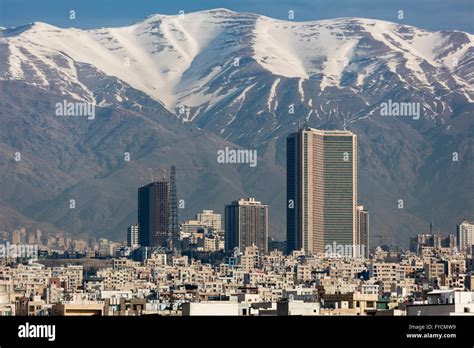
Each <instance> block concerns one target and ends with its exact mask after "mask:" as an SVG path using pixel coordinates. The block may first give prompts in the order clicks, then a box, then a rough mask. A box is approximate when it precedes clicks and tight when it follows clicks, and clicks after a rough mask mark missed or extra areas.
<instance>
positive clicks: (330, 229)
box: [286, 128, 358, 255]
mask: <svg viewBox="0 0 474 348" xmlns="http://www.w3.org/2000/svg"><path fill="white" fill-rule="evenodd" d="M286 149H287V200H288V202H287V243H288V244H287V245H288V251H289V252H291V251H292V250H300V249H303V250H304V251H305V253H306V255H312V254H315V253H319V254H322V253H324V252H325V249H326V246H328V245H333V244H334V243H335V244H336V245H337V246H339V245H341V246H349V247H352V246H353V245H355V244H356V241H357V233H358V232H357V231H358V230H357V213H356V207H357V136H356V135H355V134H354V133H352V132H349V131H339V130H319V129H313V128H304V129H300V130H298V131H297V132H295V133H292V134H290V135H288V137H287V148H286ZM350 249H352V248H350Z"/></svg>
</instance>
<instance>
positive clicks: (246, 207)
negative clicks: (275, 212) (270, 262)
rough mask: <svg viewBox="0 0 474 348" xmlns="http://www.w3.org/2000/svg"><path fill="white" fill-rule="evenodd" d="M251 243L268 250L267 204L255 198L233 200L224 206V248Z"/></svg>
mask: <svg viewBox="0 0 474 348" xmlns="http://www.w3.org/2000/svg"><path fill="white" fill-rule="evenodd" d="M252 245H255V246H257V247H258V249H259V250H260V252H261V253H263V254H266V253H267V252H268V206H267V205H265V204H262V203H261V202H258V201H256V200H255V198H248V199H239V200H238V201H233V202H232V203H231V204H229V205H226V207H225V250H226V251H227V252H230V251H232V250H233V249H234V248H236V247H238V248H239V249H240V250H241V251H243V250H245V248H246V247H248V246H252Z"/></svg>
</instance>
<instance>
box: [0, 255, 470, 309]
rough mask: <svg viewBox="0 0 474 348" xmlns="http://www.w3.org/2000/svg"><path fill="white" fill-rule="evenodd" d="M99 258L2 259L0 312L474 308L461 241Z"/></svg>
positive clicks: (468, 263) (467, 263)
mask: <svg viewBox="0 0 474 348" xmlns="http://www.w3.org/2000/svg"><path fill="white" fill-rule="evenodd" d="M92 260H93V259H79V260H76V261H75V264H73V263H74V260H69V262H70V264H66V265H64V264H61V265H55V264H49V263H48V262H45V261H42V260H39V261H32V260H31V261H30V262H28V263H26V264H21V263H20V264H16V265H12V266H7V265H4V266H3V267H1V268H0V315H111V316H112V315H114V316H115V315H119V316H120V315H146V314H160V315H184V316H186V315H244V316H248V315H275V316H276V315H420V313H421V315H474V276H473V273H472V271H473V256H472V253H471V254H466V253H460V252H458V251H457V247H452V248H451V247H441V248H438V247H435V246H433V247H428V246H425V247H423V248H421V249H420V252H419V253H413V252H410V251H405V252H400V251H391V250H384V249H382V248H380V247H377V248H376V249H375V252H374V254H373V255H371V258H370V259H366V258H363V257H360V258H354V257H339V256H331V257H327V256H325V255H322V256H315V255H312V256H308V255H306V254H305V252H304V251H303V250H301V251H293V252H292V253H291V254H289V255H285V254H284V253H283V252H282V251H277V250H273V251H270V252H268V253H266V254H265V253H262V252H261V251H260V249H259V247H257V246H250V247H246V248H245V249H244V250H243V251H241V252H236V253H234V254H232V256H229V257H228V259H227V261H226V262H221V263H218V264H215V265H211V264H206V263H203V262H201V261H198V260H195V259H189V257H188V256H178V255H171V256H169V255H168V254H166V253H160V252H158V253H153V254H151V255H149V257H148V258H147V259H146V260H145V261H144V262H139V261H133V260H131V259H128V258H113V259H109V260H108V261H107V262H106V263H103V264H90V263H87V262H84V261H89V262H90V261H92ZM46 261H51V260H46ZM53 261H54V260H53ZM102 261H105V260H102ZM94 270H95V271H94Z"/></svg>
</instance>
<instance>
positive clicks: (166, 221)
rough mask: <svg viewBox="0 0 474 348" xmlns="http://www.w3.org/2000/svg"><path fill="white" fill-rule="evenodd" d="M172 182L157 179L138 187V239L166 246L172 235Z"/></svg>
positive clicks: (149, 243)
mask: <svg viewBox="0 0 474 348" xmlns="http://www.w3.org/2000/svg"><path fill="white" fill-rule="evenodd" d="M169 200H170V184H169V182H168V181H155V182H152V183H150V184H148V185H145V186H143V187H140V188H139V189H138V236H139V237H138V241H139V244H140V245H141V246H146V247H160V246H161V247H166V246H167V244H168V241H169V237H170V234H169V233H170V201H169Z"/></svg>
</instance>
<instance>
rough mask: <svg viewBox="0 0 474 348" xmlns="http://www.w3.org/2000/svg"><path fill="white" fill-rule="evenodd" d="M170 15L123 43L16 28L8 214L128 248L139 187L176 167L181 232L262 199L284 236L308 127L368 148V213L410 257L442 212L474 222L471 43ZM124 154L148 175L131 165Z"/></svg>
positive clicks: (366, 28)
mask: <svg viewBox="0 0 474 348" xmlns="http://www.w3.org/2000/svg"><path fill="white" fill-rule="evenodd" d="M158 16H159V17H157V15H152V16H151V17H148V18H146V19H145V20H143V21H140V22H137V23H135V24H133V25H130V26H127V27H119V28H101V29H91V30H81V29H76V28H72V29H61V28H56V27H51V26H49V25H48V24H44V25H43V24H38V25H37V26H36V29H35V26H34V25H33V26H32V28H30V29H29V30H26V31H22V32H21V34H19V35H13V36H12V35H10V34H8V35H5V34H6V33H5V31H6V30H7V31H8V30H9V29H6V30H2V32H1V34H0V46H1V50H0V56H1V58H2V59H1V60H0V83H1V88H2V90H3V92H4V93H3V94H2V98H0V103H1V104H2V110H1V111H0V116H1V117H2V120H3V121H4V124H5V125H6V126H5V127H3V128H2V129H0V162H3V163H4V165H5V170H4V171H0V172H1V173H0V175H1V179H2V182H3V183H4V184H3V185H0V196H1V197H2V198H1V199H0V203H2V204H3V205H4V206H7V207H9V208H10V209H14V210H16V211H18V213H19V214H20V216H26V217H27V218H29V219H31V220H36V221H39V222H46V223H48V224H50V225H54V226H57V227H58V228H59V229H63V230H69V232H71V233H74V234H92V235H106V236H112V237H114V238H117V237H118V236H122V237H123V233H124V232H123V231H125V227H126V225H127V224H132V223H134V222H135V221H134V214H135V213H134V212H135V210H136V204H135V203H136V202H135V200H136V197H135V195H136V192H135V190H136V188H137V187H138V186H137V185H140V184H143V181H140V180H138V177H140V176H142V177H143V176H144V174H143V173H144V172H145V171H146V168H147V167H149V166H154V165H155V163H161V164H172V163H173V161H178V160H179V162H180V163H178V165H177V171H178V180H179V182H178V184H179V185H181V192H182V195H183V196H184V197H186V198H185V199H186V201H187V202H188V203H189V204H187V205H186V207H187V208H186V209H185V210H184V211H182V212H181V213H182V214H181V216H182V217H183V218H186V217H187V218H189V217H192V215H193V214H195V213H197V210H199V209H201V208H202V209H205V208H213V209H215V210H218V211H221V212H222V207H223V205H224V204H226V203H228V202H229V201H230V200H234V199H236V198H238V197H237V196H256V198H257V199H259V200H261V201H264V202H266V203H268V204H269V206H270V219H271V221H272V225H271V230H272V232H271V234H272V235H273V236H276V237H278V238H279V239H283V238H284V230H285V227H284V226H285V222H284V221H285V219H284V211H285V210H284V209H285V181H284V177H285V171H284V166H285V137H286V135H287V134H288V133H290V132H291V131H293V130H294V129H296V128H297V127H298V125H302V124H306V125H309V126H312V127H315V128H323V129H334V128H338V129H348V130H351V131H354V132H355V133H356V134H358V139H359V153H360V161H359V162H360V164H359V182H360V185H359V187H360V190H359V197H360V198H361V201H360V203H361V204H364V205H365V206H366V207H367V208H368V209H369V210H371V212H372V219H371V221H372V222H373V232H374V233H373V234H374V235H380V236H383V238H385V239H384V240H385V241H387V242H396V243H399V244H401V245H406V244H407V243H408V240H407V236H408V235H410V234H414V233H417V232H418V233H419V232H423V231H424V229H426V226H428V224H429V221H430V219H431V216H432V215H433V214H432V213H433V211H434V212H435V213H436V214H435V215H436V216H439V219H440V221H439V223H437V225H438V226H439V228H440V229H441V230H442V231H443V232H444V233H448V232H451V233H452V232H454V223H455V222H456V221H457V220H459V219H461V218H463V217H466V216H469V215H472V214H473V210H474V202H473V201H474V199H473V197H472V195H470V194H469V192H474V187H472V186H473V182H474V180H473V174H472V173H473V172H474V164H473V163H474V161H473V153H474V144H473V141H472V140H471V139H473V138H474V136H473V135H474V125H473V122H472V115H473V114H474V110H473V102H472V101H473V100H474V94H473V92H472V82H473V79H474V44H473V42H474V40H473V37H474V36H473V35H471V34H468V33H464V32H459V31H437V32H430V31H427V30H423V29H418V28H416V27H413V26H405V25H401V24H399V23H390V22H385V21H378V20H372V19H359V18H356V19H354V18H352V17H343V18H342V19H341V18H340V19H329V20H323V21H311V22H293V21H281V20H275V19H272V18H270V17H265V16H259V15H253V14H241V13H236V12H230V11H225V12H222V10H221V9H217V10H215V11H203V12H197V13H189V14H185V15H184V17H182V18H180V17H179V15H176V16H161V15H158ZM196 18H197V19H199V20H196ZM18 30H19V29H18ZM13 32H14V31H12V32H11V33H13ZM64 99H67V100H75V101H85V102H88V103H92V104H94V105H96V108H97V113H98V115H97V118H96V120H94V121H90V122H89V123H87V121H85V120H82V119H81V120H79V119H77V120H68V119H59V118H58V117H56V116H54V105H55V103H57V102H62V101H63V100H64ZM388 100H391V101H395V102H398V103H418V104H419V105H420V109H421V110H422V112H421V117H420V119H419V120H414V119H412V118H410V117H384V116H383V115H381V112H380V109H381V104H382V103H384V102H387V101H388ZM7 110H9V111H7ZM33 120H34V121H35V123H31V122H32V121H33ZM119 120H120V122H119ZM25 125H28V127H29V128H28V132H25V130H24V129H23V128H24V127H26V126H25ZM48 127H49V128H51V127H52V128H51V129H49V128H48ZM127 132H129V134H127ZM196 132H197V133H196ZM45 134H48V137H46V136H45ZM59 134H60V135H61V137H58V135H59ZM193 134H194V135H193ZM195 134H200V135H199V137H196V136H195ZM178 140H179V141H178ZM173 143H176V144H179V145H178V146H174V147H173V146H170V144H173ZM181 143H183V144H186V145H183V146H180V145H181ZM113 144H116V145H115V146H114V145H113ZM22 146H23V148H22ZM225 146H229V147H238V148H244V149H255V150H257V151H258V166H257V168H256V169H255V170H252V169H251V168H248V166H247V167H246V166H232V165H230V164H227V165H218V164H217V163H216V153H217V151H218V150H219V149H222V148H224V147H225ZM51 149H54V151H51ZM197 149H200V151H201V153H199V152H196V151H197ZM17 150H20V151H21V150H23V151H26V152H27V155H28V152H31V153H30V155H33V154H34V155H35V156H36V157H37V162H35V163H34V166H33V167H31V168H30V169H29V170H28V171H26V172H24V173H21V174H22V175H19V173H18V172H16V171H17V170H18V168H17V167H15V163H14V162H12V161H11V158H12V153H14V152H15V151H17ZM119 150H120V151H121V152H119ZM127 150H128V151H130V153H131V155H132V158H133V159H134V160H135V159H137V162H135V163H134V164H133V165H135V166H136V168H135V172H133V171H132V170H131V169H130V167H131V166H130V165H129V166H127V164H126V163H123V159H122V158H123V152H125V151H127ZM51 152H53V153H54V154H51ZM454 152H457V153H459V158H460V161H459V162H453V160H452V154H453V153H454ZM26 158H28V156H26ZM184 159H186V161H184ZM132 162H133V160H132ZM74 163H82V164H83V166H84V168H81V169H77V168H76V167H75V165H74ZM129 164H130V163H129ZM34 168H36V169H35V170H36V171H38V172H39V173H42V176H39V177H37V174H35V172H34V170H33V169H34ZM189 168H194V169H193V170H194V171H195V172H193V170H191V169H189ZM180 169H181V171H180ZM46 173H54V175H53V179H49V178H48V177H47V174H46ZM112 179H113V180H112ZM193 180H194V181H195V182H194V184H195V186H193V185H192V182H191V181H193ZM61 181H62V182H61ZM57 182H61V185H55V183H57ZM7 183H8V184H7ZM31 183H34V185H32V184H31ZM269 185H271V186H272V187H273V191H272V192H270V191H271V190H268V189H265V188H266V187H267V186H269ZM55 186H56V188H55ZM375 187H376V188H377V190H373V188H375ZM27 188H28V189H29V190H31V193H32V194H31V197H33V198H34V199H32V201H28V199H27V198H26V197H27V196H28V194H27V192H28V189H27ZM470 188H472V189H470ZM178 189H179V187H178ZM226 190H227V191H228V192H226ZM440 191H441V192H440ZM15 192H17V193H16V194H17V195H18V192H21V195H20V196H21V197H20V198H18V197H17V196H15ZM111 192H112V193H113V194H111ZM71 194H73V195H78V196H80V197H82V199H81V200H83V201H88V205H87V206H81V207H80V208H78V210H79V213H78V214H77V216H76V215H71V214H70V213H71V212H70V211H68V210H64V205H65V202H66V196H67V195H71ZM42 196H44V197H45V198H46V199H43V200H41V199H40V198H39V197H42ZM88 197H89V198H88ZM90 197H96V199H95V200H96V202H94V200H93V199H90ZM120 197H122V198H120ZM202 197H204V198H202ZM120 199H123V200H124V201H125V202H123V203H121V204H117V202H116V201H117V200H120ZM400 199H403V200H404V202H405V208H404V209H398V208H397V202H398V200H400ZM30 200H31V199H30ZM446 201H448V202H450V204H451V205H452V207H450V206H449V204H448V205H447V203H446ZM2 204H0V210H1V207H2ZM447 210H449V211H447ZM272 215H273V217H272ZM7 220H8V219H7ZM12 220H13V219H12ZM17 222H18V219H16V220H15V223H17ZM3 226H4V228H16V227H18V226H13V225H12V223H11V222H8V221H5V222H4V225H3ZM0 228H2V227H1V226H0Z"/></svg>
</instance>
